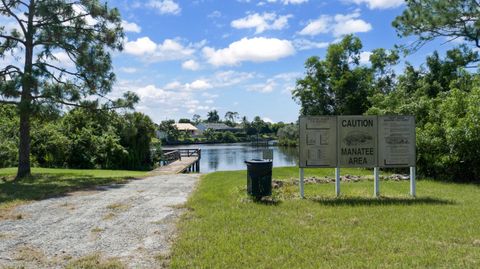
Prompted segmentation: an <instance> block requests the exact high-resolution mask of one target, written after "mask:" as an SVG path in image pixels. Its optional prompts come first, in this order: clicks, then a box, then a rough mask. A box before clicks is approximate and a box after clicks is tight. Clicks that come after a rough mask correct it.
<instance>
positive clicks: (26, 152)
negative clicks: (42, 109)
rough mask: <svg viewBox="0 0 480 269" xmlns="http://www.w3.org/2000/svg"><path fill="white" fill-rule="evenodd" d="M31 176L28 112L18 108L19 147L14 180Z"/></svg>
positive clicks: (23, 108) (27, 108)
mask: <svg viewBox="0 0 480 269" xmlns="http://www.w3.org/2000/svg"><path fill="white" fill-rule="evenodd" d="M30 175H31V170H30V110H29V106H27V107H20V145H19V147H18V171H17V177H16V179H21V178H24V177H28V176H30Z"/></svg>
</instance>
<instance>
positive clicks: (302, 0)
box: [267, 0, 308, 5]
mask: <svg viewBox="0 0 480 269" xmlns="http://www.w3.org/2000/svg"><path fill="white" fill-rule="evenodd" d="M267 2H268V3H277V2H279V3H282V4H284V5H289V4H292V5H298V4H303V3H306V2H308V0H267Z"/></svg>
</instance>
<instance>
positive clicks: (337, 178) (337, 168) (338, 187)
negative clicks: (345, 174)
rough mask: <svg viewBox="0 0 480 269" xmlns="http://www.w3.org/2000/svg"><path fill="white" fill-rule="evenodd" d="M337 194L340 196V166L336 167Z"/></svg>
mask: <svg viewBox="0 0 480 269" xmlns="http://www.w3.org/2000/svg"><path fill="white" fill-rule="evenodd" d="M335 195H337V197H338V196H340V167H336V168H335Z"/></svg>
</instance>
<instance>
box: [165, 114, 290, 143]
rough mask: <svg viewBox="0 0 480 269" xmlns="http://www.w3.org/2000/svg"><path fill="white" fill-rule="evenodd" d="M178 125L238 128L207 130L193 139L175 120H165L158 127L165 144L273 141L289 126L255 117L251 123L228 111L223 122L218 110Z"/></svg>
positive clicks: (181, 120)
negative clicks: (206, 124) (181, 129)
mask: <svg viewBox="0 0 480 269" xmlns="http://www.w3.org/2000/svg"><path fill="white" fill-rule="evenodd" d="M178 123H191V124H192V125H194V126H197V125H199V124H201V123H223V124H225V125H226V126H229V127H232V128H236V130H235V131H234V132H232V131H217V130H214V129H206V130H205V131H204V132H203V133H202V135H201V136H197V137H192V136H191V135H190V134H189V133H188V132H181V131H180V130H178V129H177V128H176V127H175V120H173V119H171V120H165V121H162V122H161V123H160V124H159V125H158V129H159V130H160V131H162V132H164V133H165V138H164V139H163V141H164V144H179V143H180V144H189V143H235V142H250V141H252V140H256V139H267V140H272V139H276V138H277V133H278V131H279V130H280V129H282V128H283V127H284V126H287V125H288V124H286V123H284V122H278V123H272V122H267V121H264V120H263V119H262V118H261V117H260V116H255V117H254V118H253V120H252V121H249V120H248V118H247V117H246V116H243V117H240V115H239V113H238V112H233V111H227V112H226V113H225V116H224V119H223V120H222V119H221V118H220V116H219V114H218V111H217V110H212V111H208V112H207V114H206V117H205V118H202V117H201V116H200V115H199V114H194V115H193V116H192V119H188V118H181V119H179V120H178Z"/></svg>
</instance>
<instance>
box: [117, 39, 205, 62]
mask: <svg viewBox="0 0 480 269" xmlns="http://www.w3.org/2000/svg"><path fill="white" fill-rule="evenodd" d="M201 43H202V44H203V42H201ZM197 46H198V44H189V45H186V46H185V45H182V44H181V43H180V41H178V40H173V39H165V40H164V41H163V43H159V44H156V43H155V42H153V41H152V40H151V39H150V38H149V37H141V38H138V39H137V40H135V41H128V42H127V43H126V44H125V46H124V51H125V52H126V53H128V54H132V55H135V56H143V60H144V61H147V62H161V61H173V60H182V59H185V58H188V57H190V56H191V55H193V54H194V53H195V49H196V48H197Z"/></svg>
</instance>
